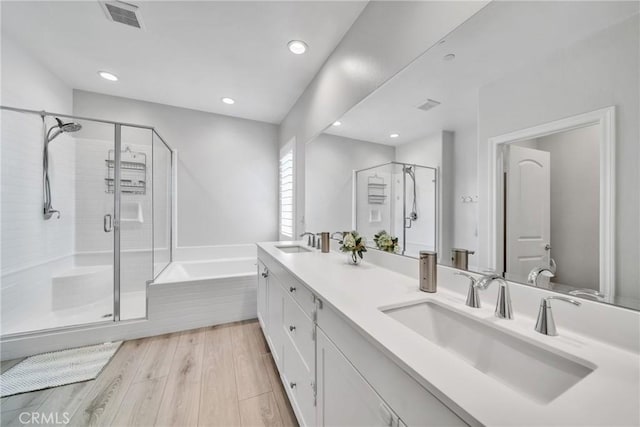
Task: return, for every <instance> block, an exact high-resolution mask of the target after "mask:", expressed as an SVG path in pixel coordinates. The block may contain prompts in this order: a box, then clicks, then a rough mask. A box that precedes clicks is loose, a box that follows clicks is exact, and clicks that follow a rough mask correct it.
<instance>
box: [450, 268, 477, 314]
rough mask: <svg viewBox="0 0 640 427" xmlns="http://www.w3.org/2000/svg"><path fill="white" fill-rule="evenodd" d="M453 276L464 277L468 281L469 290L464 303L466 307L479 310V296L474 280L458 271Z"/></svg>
mask: <svg viewBox="0 0 640 427" xmlns="http://www.w3.org/2000/svg"><path fill="white" fill-rule="evenodd" d="M453 274H455V275H456V276H464V277H466V278H467V279H469V290H468V291H467V300H466V301H465V304H466V305H467V307H472V308H480V307H481V304H480V294H479V292H478V287H477V286H476V283H477V280H476V278H475V277H473V276H472V275H470V274H467V273H465V272H463V271H458V272H455V273H453Z"/></svg>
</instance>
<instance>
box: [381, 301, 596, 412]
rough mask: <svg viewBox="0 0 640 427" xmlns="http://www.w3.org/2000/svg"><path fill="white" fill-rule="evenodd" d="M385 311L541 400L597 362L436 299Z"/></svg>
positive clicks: (572, 382) (551, 397)
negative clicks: (504, 329) (571, 356)
mask: <svg viewBox="0 0 640 427" xmlns="http://www.w3.org/2000/svg"><path fill="white" fill-rule="evenodd" d="M382 311H383V313H385V314H387V315H388V316H390V317H392V318H393V319H395V320H397V321H398V322H400V323H402V324H403V325H405V326H407V327H408V328H410V329H412V330H413V331H415V332H417V333H418V334H420V335H422V336H423V337H425V338H426V339H428V340H429V341H431V342H433V343H434V344H436V345H438V346H440V347H442V348H443V349H445V350H447V351H449V352H451V353H452V354H454V355H455V356H457V357H459V358H461V359H462V360H464V361H465V362H467V363H468V364H470V365H471V366H473V367H474V368H476V369H477V370H479V371H480V372H482V373H484V374H486V375H487V376H489V377H491V378H493V379H495V380H497V381H500V382H501V383H503V384H504V385H506V386H508V387H509V388H511V389H513V390H515V391H516V392H518V393H520V394H522V395H524V396H526V397H528V398H530V399H532V400H534V401H536V402H539V403H549V402H551V401H552V400H554V399H555V398H556V397H558V396H560V395H561V394H562V393H564V392H565V391H567V390H568V389H569V388H571V387H572V386H573V385H575V384H576V383H578V382H579V381H580V380H582V379H583V378H584V377H586V376H587V375H589V374H590V373H591V372H593V370H594V369H595V367H589V366H586V365H588V363H587V362H584V364H583V363H578V362H576V361H574V360H571V359H568V358H566V357H563V356H560V355H558V354H555V353H553V352H551V351H548V350H545V349H543V348H541V347H538V346H536V345H534V344H531V343H529V342H527V341H525V340H523V339H520V338H516V337H515V336H512V335H509V334H507V333H504V332H501V331H500V330H499V329H497V328H495V327H493V326H491V325H488V324H485V323H483V322H481V321H478V320H475V319H472V318H469V317H467V316H464V315H462V314H460V313H457V312H455V311H453V310H451V309H448V308H446V307H445V306H444V305H441V304H438V303H435V302H431V301H429V302H421V303H417V304H412V305H406V306H403V307H399V308H391V309H382Z"/></svg>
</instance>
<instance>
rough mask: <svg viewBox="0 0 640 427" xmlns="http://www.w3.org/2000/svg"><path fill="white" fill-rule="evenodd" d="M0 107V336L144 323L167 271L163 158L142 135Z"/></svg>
mask: <svg viewBox="0 0 640 427" xmlns="http://www.w3.org/2000/svg"><path fill="white" fill-rule="evenodd" d="M0 108H1V110H0V112H1V114H2V116H1V131H0V136H1V156H2V157H1V166H2V169H1V174H0V175H1V182H0V185H1V197H0V200H1V214H2V218H1V219H2V220H1V226H0V240H1V247H2V254H1V262H2V264H1V265H0V278H1V281H2V282H1V294H0V296H1V308H2V314H1V316H2V318H1V325H2V330H1V331H0V333H1V335H2V338H3V339H4V338H7V337H20V336H22V335H24V334H33V333H39V332H41V331H44V330H51V329H56V330H57V329H62V328H75V327H82V326H85V325H89V324H91V325H94V324H100V323H105V324H108V323H112V322H120V321H126V320H134V319H143V318H146V317H147V287H148V284H149V283H150V282H151V281H152V280H153V279H154V278H156V277H157V276H158V274H159V273H160V272H161V271H162V270H163V269H164V268H165V267H166V266H167V265H168V264H169V263H170V262H171V247H172V242H171V213H172V208H171V206H172V172H171V171H172V150H171V148H170V147H169V146H168V145H167V143H166V142H165V141H164V140H163V139H162V137H161V136H160V135H159V134H158V132H157V131H156V130H155V129H154V128H152V127H150V126H142V125H135V124H126V123H117V122H111V121H107V120H99V119H88V118H82V117H75V116H70V115H65V114H53V113H47V112H41V111H31V110H24V109H17V108H11V107H0Z"/></svg>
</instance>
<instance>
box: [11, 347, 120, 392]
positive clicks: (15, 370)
mask: <svg viewBox="0 0 640 427" xmlns="http://www.w3.org/2000/svg"><path fill="white" fill-rule="evenodd" d="M120 344H122V341H118V342H113V343H106V344H98V345H91V346H88V347H80V348H72V349H69V350H61V351H54V352H51V353H43V354H38V355H36V356H31V357H27V358H26V359H25V360H23V361H22V362H20V363H18V364H17V365H15V366H13V367H11V368H10V369H8V370H7V371H6V372H5V373H3V374H2V375H1V376H0V396H1V397H6V396H11V395H14V394H19V393H27V392H30V391H36V390H43V389H46V388H51V387H57V386H61V385H66V384H73V383H78V382H82V381H88V380H92V379H94V378H95V377H97V376H98V374H99V373H100V372H101V371H102V369H103V368H104V367H105V366H106V365H107V363H109V360H111V358H112V357H113V355H114V354H116V351H118V348H119V347H120Z"/></svg>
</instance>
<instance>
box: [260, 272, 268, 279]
mask: <svg viewBox="0 0 640 427" xmlns="http://www.w3.org/2000/svg"><path fill="white" fill-rule="evenodd" d="M262 277H264V278H265V279H266V278H267V277H269V272H268V271H265V272H263V273H262Z"/></svg>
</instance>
